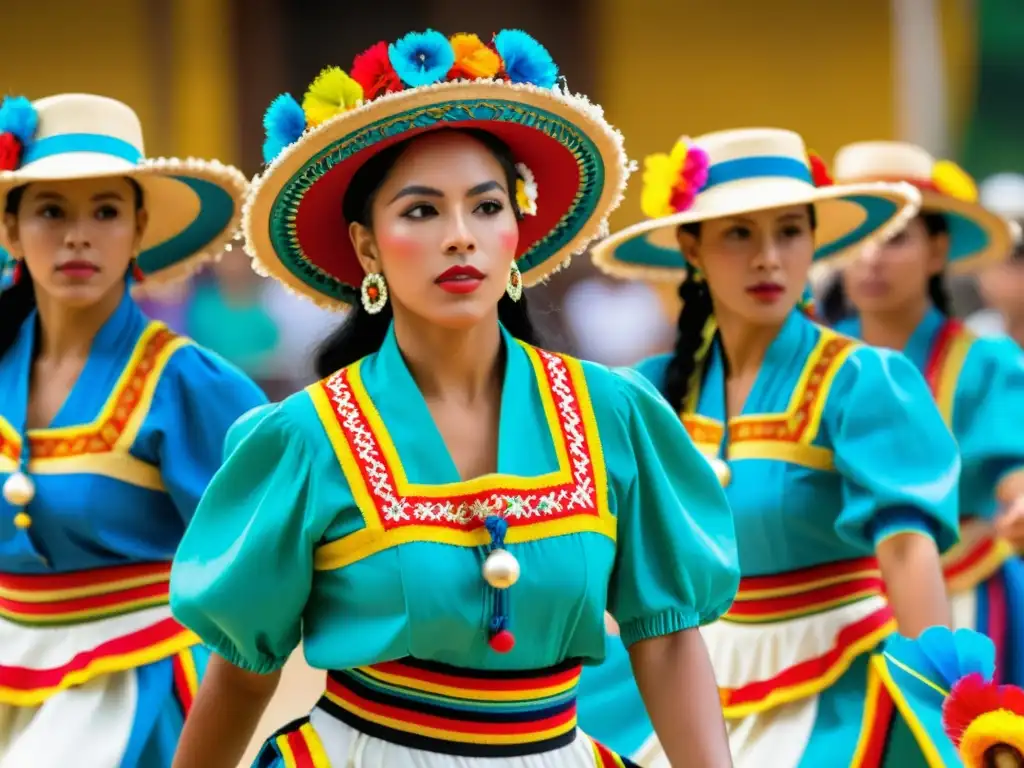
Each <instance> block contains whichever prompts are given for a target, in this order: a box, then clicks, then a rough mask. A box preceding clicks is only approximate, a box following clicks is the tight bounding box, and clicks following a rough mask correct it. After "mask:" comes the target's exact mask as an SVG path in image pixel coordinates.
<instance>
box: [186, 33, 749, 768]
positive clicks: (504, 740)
mask: <svg viewBox="0 0 1024 768" xmlns="http://www.w3.org/2000/svg"><path fill="white" fill-rule="evenodd" d="M557 83H558V71H557V68H556V67H555V65H554V63H553V62H552V60H551V57H550V56H549V55H548V53H547V51H546V50H545V49H544V48H543V47H542V46H541V45H540V44H539V43H537V42H536V41H535V40H533V39H532V38H531V37H529V36H528V35H526V34H525V33H523V32H520V31H518V30H504V31H501V32H499V33H498V34H497V35H496V36H495V37H494V39H493V41H491V42H490V44H485V43H484V42H483V41H481V40H480V39H479V38H478V37H477V36H476V35H455V36H453V37H452V38H450V39H448V38H446V37H444V36H443V35H441V34H439V33H437V32H433V31H428V32H425V33H412V34H410V35H407V36H406V37H404V38H402V39H401V40H398V41H397V42H395V43H393V44H391V45H390V46H389V45H387V44H385V43H379V44H377V45H375V46H373V47H372V48H370V49H369V50H367V51H366V52H365V53H363V54H361V55H360V56H358V57H357V58H356V60H355V61H354V63H353V65H352V67H351V69H350V70H349V72H344V71H342V70H341V69H338V68H331V69H328V70H325V71H324V72H323V73H322V74H321V75H320V77H319V78H317V80H316V81H314V83H313V84H312V85H311V86H310V88H309V91H308V92H307V93H306V94H305V96H304V98H303V100H302V104H301V105H300V104H299V103H298V102H297V101H296V100H294V99H292V98H291V97H290V96H287V95H286V96H281V97H279V98H278V99H277V100H276V101H275V102H274V103H273V104H272V105H271V108H270V110H269V111H268V113H267V116H266V121H265V122H266V127H267V130H268V136H267V146H266V150H267V152H266V154H267V161H268V163H269V166H268V168H267V169H266V171H265V172H264V174H263V175H262V176H261V177H260V178H259V179H257V180H256V181H255V182H254V185H253V188H252V192H251V195H250V197H249V200H248V203H247V219H246V223H245V234H246V238H247V241H248V248H249V250H250V252H251V253H252V254H253V256H254V258H255V260H256V261H257V265H258V266H259V268H260V269H261V270H264V271H266V272H267V273H269V274H270V275H272V276H273V277H274V278H275V279H277V280H280V281H281V282H282V283H284V284H285V285H287V286H289V287H291V288H292V289H293V290H295V291H297V292H299V293H300V294H302V295H304V296H306V297H308V298H311V299H313V300H315V301H317V302H319V303H321V304H323V305H325V306H329V307H335V308H338V309H341V308H343V307H348V306H351V307H352V311H351V314H350V315H349V318H348V319H347V320H346V322H345V324H344V325H343V326H342V327H341V329H340V330H339V331H338V332H337V334H336V335H335V336H333V337H332V338H331V339H330V340H329V341H328V342H327V344H326V346H325V347H324V349H323V351H322V353H321V355H320V358H319V360H318V368H319V371H320V375H321V376H323V377H324V378H323V379H322V380H321V381H320V382H318V383H316V384H314V385H313V386H311V387H308V388H307V389H306V390H304V391H302V392H300V393H298V394H296V395H294V396H292V397H290V398H288V399H287V400H285V401H284V402H283V403H281V404H280V405H276V406H271V407H268V408H266V409H263V410H261V411H258V412H255V413H253V414H250V415H249V416H247V417H245V418H244V419H243V420H241V421H239V423H238V424H236V425H235V427H234V429H233V430H232V432H231V437H230V446H229V449H228V456H227V459H226V461H225V464H224V467H223V468H222V469H221V471H220V472H219V473H218V474H217V476H216V477H215V478H214V481H213V483H212V484H211V486H210V488H209V489H208V491H207V493H206V494H205V496H204V497H203V500H202V502H201V503H200V506H199V509H198V512H197V514H196V516H195V518H194V519H193V521H192V524H191V525H190V527H189V530H188V532H187V533H186V535H185V539H184V542H183V544H182V547H181V549H180V550H179V552H178V555H177V557H176V559H175V563H174V569H173V572H172V578H171V605H172V608H173V610H174V613H175V615H176V616H177V617H178V618H179V619H180V620H181V621H182V622H184V623H185V624H186V625H187V626H189V627H190V628H192V629H193V630H195V631H196V632H197V633H198V634H199V636H200V637H202V638H203V639H204V641H206V642H207V643H208V644H209V645H210V646H211V647H212V648H213V649H214V650H215V651H216V652H217V654H218V655H219V658H216V659H215V660H214V661H213V662H211V665H210V669H209V672H208V674H207V677H206V678H205V680H204V681H203V685H202V687H201V689H200V692H199V695H198V697H197V700H196V706H195V709H194V710H193V713H192V715H191V717H190V719H189V722H188V724H187V725H186V728H185V734H184V736H183V739H182V742H181V747H180V750H179V753H178V757H177V760H176V762H175V766H176V768H186V767H188V768H220V767H221V766H223V767H225V768H228V767H231V766H234V765H235V764H236V762H237V760H238V759H239V757H240V755H241V754H242V752H243V750H244V748H245V746H246V744H247V742H248V739H249V737H250V735H251V733H252V731H253V728H254V727H255V725H256V723H257V720H258V719H259V717H260V715H261V713H262V711H263V709H264V707H265V706H266V704H267V700H268V699H269V697H270V695H271V694H272V692H273V690H274V688H275V686H276V685H277V681H278V678H279V675H280V670H281V667H282V665H283V664H284V663H285V660H286V659H287V658H288V656H289V654H291V652H292V651H293V650H294V649H295V648H296V646H297V645H298V643H299V641H300V639H301V640H302V644H303V649H304V652H305V655H306V658H307V661H308V662H309V664H310V665H311V666H313V667H315V668H319V669H324V670H327V671H328V674H327V685H326V690H325V691H324V694H323V697H322V698H321V700H320V701H319V703H318V704H317V705H316V707H315V708H314V709H313V711H312V712H311V713H310V714H309V716H308V717H305V718H303V719H301V720H299V721H297V722H295V723H291V724H288V725H285V726H284V727H283V728H282V729H281V730H280V731H279V732H278V733H277V734H276V735H275V736H273V737H272V738H271V739H270V740H269V741H268V742H267V743H266V745H265V746H264V749H263V752H262V754H261V755H260V757H259V758H258V759H257V761H256V765H257V766H260V768H277V767H279V766H289V767H291V766H318V767H319V766H339V767H340V766H352V767H354V768H385V766H387V767H389V768H390V767H394V766H418V767H420V768H431V767H433V766H437V767H438V768H441V767H443V766H461V767H462V768H484V767H485V766H494V767H495V768H497V767H498V766H510V767H511V768H546V767H547V766H550V767H551V768H556V767H557V768H583V767H584V766H585V767H586V768H595V767H596V766H607V767H609V768H610V767H611V766H622V765H631V763H629V762H628V761H623V760H622V759H621V758H620V757H619V756H618V755H615V754H614V753H613V752H611V751H610V750H608V749H607V748H606V747H604V746H602V745H601V744H599V743H597V742H595V741H593V740H592V739H590V738H589V737H588V736H587V735H585V734H584V733H582V732H580V731H579V730H578V729H577V725H576V719H577V718H576V689H577V685H578V681H579V676H580V668H581V665H583V664H596V663H599V662H600V661H601V659H602V658H603V656H604V653H605V644H604V636H605V632H604V615H605V611H606V610H608V611H610V612H611V613H612V614H613V615H615V617H616V618H617V619H618V621H619V625H620V626H621V627H622V633H623V637H624V638H625V639H626V640H627V641H628V642H629V643H630V645H631V648H632V651H631V653H632V658H633V662H634V664H635V665H636V668H637V670H638V677H639V679H640V689H641V691H642V694H643V697H644V699H645V701H646V703H647V707H648V709H649V710H650V711H651V713H652V718H653V720H654V723H655V727H656V729H657V730H658V732H659V734H660V735H661V737H662V741H663V743H664V745H665V751H666V753H667V754H668V755H670V757H671V759H672V761H673V763H674V764H675V765H676V766H678V767H679V768H686V767H687V766H692V767H693V768H697V766H700V767H701V768H711V767H712V766H714V768H719V767H720V766H729V765H730V758H729V753H728V747H727V742H726V737H725V729H724V727H723V723H722V718H721V712H720V709H719V706H718V695H717V691H716V689H715V682H714V677H713V674H712V669H711V665H710V664H709V661H708V657H707V652H706V650H705V648H704V644H703V642H702V641H701V638H700V634H699V631H698V627H699V626H700V625H702V624H705V623H707V622H709V621H713V620H714V619H716V618H717V617H718V616H719V615H720V614H721V613H722V612H723V611H725V610H726V608H727V607H728V605H729V603H730V602H731V601H732V598H733V596H734V594H735V591H736V587H737V583H738V573H737V569H736V549H735V537H734V532H733V525H732V518H731V515H730V513H729V508H728V505H727V503H726V500H725V496H724V494H723V493H722V490H721V487H720V486H719V485H718V483H717V481H716V479H715V476H714V473H713V472H712V471H711V470H710V468H709V467H708V466H707V463H706V462H705V461H704V459H703V457H702V456H701V455H700V453H699V452H698V451H697V449H696V448H695V447H694V446H693V444H692V443H691V442H690V440H689V439H688V438H687V437H686V433H685V431H684V430H683V428H682V427H681V426H680V424H679V422H678V420H677V419H676V417H675V414H674V413H673V412H672V411H671V409H669V408H668V407H667V406H666V405H665V403H664V402H663V401H662V400H661V398H660V396H659V395H658V394H657V392H656V391H655V390H654V389H653V388H652V387H651V386H650V385H649V384H647V383H646V382H645V381H644V380H643V378H642V377H640V376H638V375H636V374H633V373H629V372H625V373H616V372H612V371H610V370H608V369H605V368H602V367H600V366H597V365H591V364H588V363H582V362H580V361H578V360H574V359H572V358H570V357H567V356H565V355H560V354H556V353H553V352H549V351H546V350H544V349H542V348H541V347H539V346H538V345H537V342H536V336H535V333H534V330H533V327H532V325H531V324H530V320H529V316H528V314H527V311H526V303H525V297H524V296H523V290H522V289H523V285H524V284H532V283H534V282H536V281H538V280H541V279H543V278H544V277H545V276H547V275H549V274H550V273H551V272H552V271H553V270H554V269H556V268H557V267H558V265H560V264H562V263H563V262H564V261H566V260H567V259H568V258H569V257H570V256H571V255H572V254H573V253H574V252H577V251H579V250H581V249H583V248H584V247H586V245H587V244H588V242H589V241H590V240H591V239H592V238H593V237H594V236H596V235H597V234H599V233H600V232H601V229H602V226H603V224H604V222H605V219H606V217H607V215H608V214H609V213H610V212H611V210H612V209H614V208H615V206H616V205H617V204H618V202H619V199H620V197H621V194H622V190H623V187H624V184H625V180H626V176H627V175H628V170H629V168H628V163H627V160H626V157H625V155H624V153H623V150H622V143H621V137H620V136H619V134H618V133H616V132H615V131H614V129H612V128H611V127H610V126H609V125H608V124H607V123H606V122H605V121H604V120H603V118H602V117H601V115H600V111H599V110H598V109H596V108H595V107H594V106H593V105H592V104H590V103H589V102H587V101H586V100H585V99H584V98H583V97H579V96H572V95H570V94H568V93H567V92H566V91H565V90H564V89H563V88H561V87H557ZM681 563H682V564H685V565H684V566H682V567H680V565H679V564H681Z"/></svg>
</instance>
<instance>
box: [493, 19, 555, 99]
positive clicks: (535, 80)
mask: <svg viewBox="0 0 1024 768" xmlns="http://www.w3.org/2000/svg"><path fill="white" fill-rule="evenodd" d="M494 47H495V48H496V49H497V51H498V55H499V56H501V60H502V61H503V62H504V64H505V73H506V74H507V75H508V79H509V80H511V81H512V82H513V83H529V84H530V85H536V86H537V87H538V88H554V87H555V83H557V82H558V66H557V65H556V64H555V61H554V59H552V58H551V54H550V53H548V49H547V48H545V47H544V46H543V45H541V44H540V43H538V42H537V41H536V40H534V39H533V38H532V37H531V36H530V35H528V34H526V33H525V32H523V31H522V30H520V29H503V30H501V32H499V33H498V34H497V35H495V36H494Z"/></svg>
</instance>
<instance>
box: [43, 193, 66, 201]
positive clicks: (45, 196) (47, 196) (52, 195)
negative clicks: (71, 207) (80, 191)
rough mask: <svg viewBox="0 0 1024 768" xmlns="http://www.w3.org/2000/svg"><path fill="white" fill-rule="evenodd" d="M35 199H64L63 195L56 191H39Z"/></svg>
mask: <svg viewBox="0 0 1024 768" xmlns="http://www.w3.org/2000/svg"><path fill="white" fill-rule="evenodd" d="M36 200H60V201H63V200H64V195H60V194H57V193H56V192H40V193H39V194H38V195H36Z"/></svg>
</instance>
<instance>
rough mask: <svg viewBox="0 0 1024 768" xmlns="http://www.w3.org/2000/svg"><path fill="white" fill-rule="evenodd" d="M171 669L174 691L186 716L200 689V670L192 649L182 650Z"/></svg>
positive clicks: (172, 663)
mask: <svg viewBox="0 0 1024 768" xmlns="http://www.w3.org/2000/svg"><path fill="white" fill-rule="evenodd" d="M171 670H172V673H173V677H174V693H175V695H176V696H177V698H178V704H180V705H181V712H182V714H183V715H184V716H185V717H188V713H189V712H191V711H192V703H193V702H194V701H195V700H196V692H197V691H198V690H199V671H198V670H197V669H196V660H195V657H194V656H193V655H192V649H191V648H189V649H187V650H184V651H182V652H181V653H179V654H178V655H177V656H175V657H174V659H173V660H172V662H171Z"/></svg>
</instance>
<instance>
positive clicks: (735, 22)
mask: <svg viewBox="0 0 1024 768" xmlns="http://www.w3.org/2000/svg"><path fill="white" fill-rule="evenodd" d="M889 1H890V0H860V2H858V3H856V4H849V3H840V2H831V1H829V2H817V3H811V2H808V1H807V0H771V2H766V1H765V0H676V1H675V2H668V0H598V3H599V5H600V8H601V15H600V19H601V22H600V23H601V34H600V38H599V43H598V47H597V50H598V52H599V53H598V62H599V67H600V70H599V72H598V77H599V80H598V82H599V84H600V94H601V102H602V104H603V105H604V107H605V110H606V112H607V114H608V117H609V119H610V120H611V121H612V123H613V124H614V125H616V126H617V127H618V128H620V129H621V130H622V132H623V133H624V134H625V136H626V148H627V151H628V152H629V153H630V156H631V157H634V158H636V159H638V160H641V159H642V158H643V156H644V155H647V154H649V153H651V152H657V151H665V150H667V149H668V148H669V147H671V145H672V143H673V142H674V141H675V140H676V139H677V138H678V137H679V136H680V135H683V134H686V135H691V136H696V135H698V134H701V133H705V132H707V131H713V130H718V129H722V128H740V127H749V126H759V125H764V126H778V127H781V128H790V129H793V130H796V131H798V132H800V133H801V134H803V135H804V136H805V138H806V139H807V141H808V143H809V145H810V146H811V148H813V149H815V150H816V151H817V152H819V153H820V154H821V155H822V156H823V157H826V158H829V157H831V155H832V154H833V153H834V152H835V150H836V149H838V147H839V146H840V145H841V144H843V143H845V142H848V141H856V140H859V139H871V138H878V139H884V138H890V137H891V136H892V131H893V130H894V126H893V123H894V116H893V109H892V104H891V99H890V97H889V92H890V90H891V88H892V77H891V66H892V52H891V47H890V18H889ZM666 9H671V10H668V11H666ZM853 9H856V10H853ZM637 182H639V179H638V178H636V177H634V183H633V184H631V186H630V190H629V193H628V195H627V197H626V201H625V202H624V203H623V205H622V208H620V209H619V211H618V212H617V213H616V214H615V217H614V218H613V221H612V225H613V227H617V226H623V225H625V224H628V223H631V222H633V221H635V220H637V219H638V218H639V216H640V208H639V193H640V186H639V184H638V183H637Z"/></svg>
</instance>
